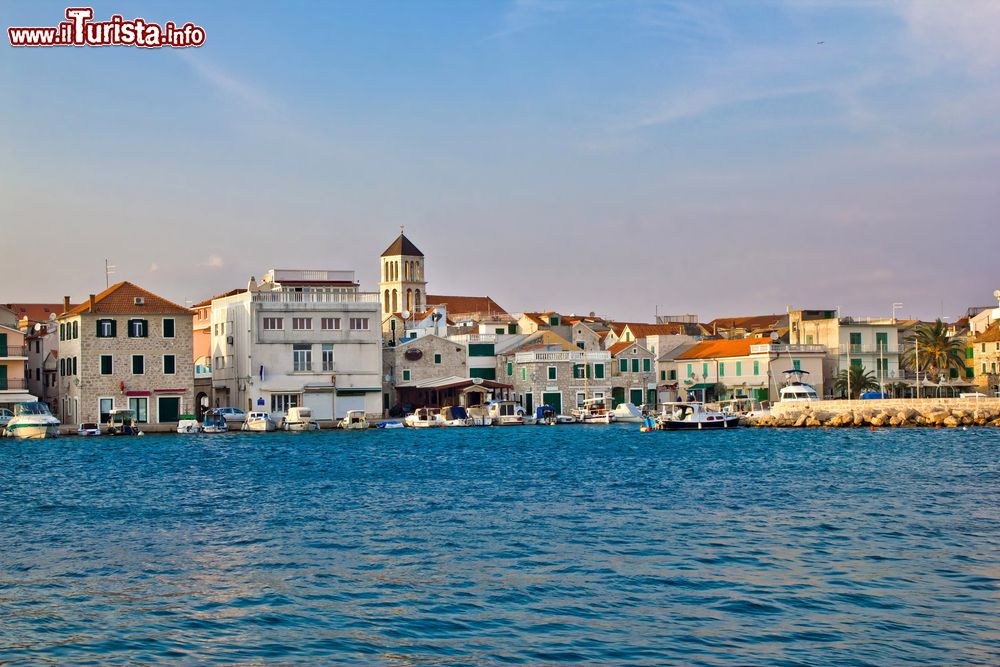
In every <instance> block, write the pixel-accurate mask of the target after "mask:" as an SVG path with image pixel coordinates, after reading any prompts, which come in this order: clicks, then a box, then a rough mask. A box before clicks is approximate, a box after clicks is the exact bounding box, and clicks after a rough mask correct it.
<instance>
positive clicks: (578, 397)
mask: <svg viewBox="0 0 1000 667" xmlns="http://www.w3.org/2000/svg"><path fill="white" fill-rule="evenodd" d="M586 398H587V395H586V394H585V393H583V392H582V391H578V392H576V407H578V408H582V407H583V402H584V400H586Z"/></svg>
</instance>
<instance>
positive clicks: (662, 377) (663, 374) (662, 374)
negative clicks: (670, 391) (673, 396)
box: [660, 371, 667, 382]
mask: <svg viewBox="0 0 1000 667" xmlns="http://www.w3.org/2000/svg"><path fill="white" fill-rule="evenodd" d="M666 380H667V372H666V371H660V382H666Z"/></svg>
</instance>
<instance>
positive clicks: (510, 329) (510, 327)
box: [507, 322, 517, 334]
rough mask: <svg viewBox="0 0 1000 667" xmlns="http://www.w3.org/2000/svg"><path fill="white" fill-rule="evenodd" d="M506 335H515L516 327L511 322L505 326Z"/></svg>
mask: <svg viewBox="0 0 1000 667" xmlns="http://www.w3.org/2000/svg"><path fill="white" fill-rule="evenodd" d="M507 333H509V334H516V333H517V325H516V324H514V323H513V322H511V323H510V324H508V325H507Z"/></svg>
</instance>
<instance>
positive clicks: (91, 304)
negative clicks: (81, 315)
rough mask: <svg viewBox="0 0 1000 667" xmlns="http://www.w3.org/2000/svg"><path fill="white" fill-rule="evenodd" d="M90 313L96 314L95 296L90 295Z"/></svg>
mask: <svg viewBox="0 0 1000 667" xmlns="http://www.w3.org/2000/svg"><path fill="white" fill-rule="evenodd" d="M90 312H94V295H93V294H91V295H90Z"/></svg>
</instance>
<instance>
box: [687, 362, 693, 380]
mask: <svg viewBox="0 0 1000 667" xmlns="http://www.w3.org/2000/svg"><path fill="white" fill-rule="evenodd" d="M688 377H694V364H688Z"/></svg>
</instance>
